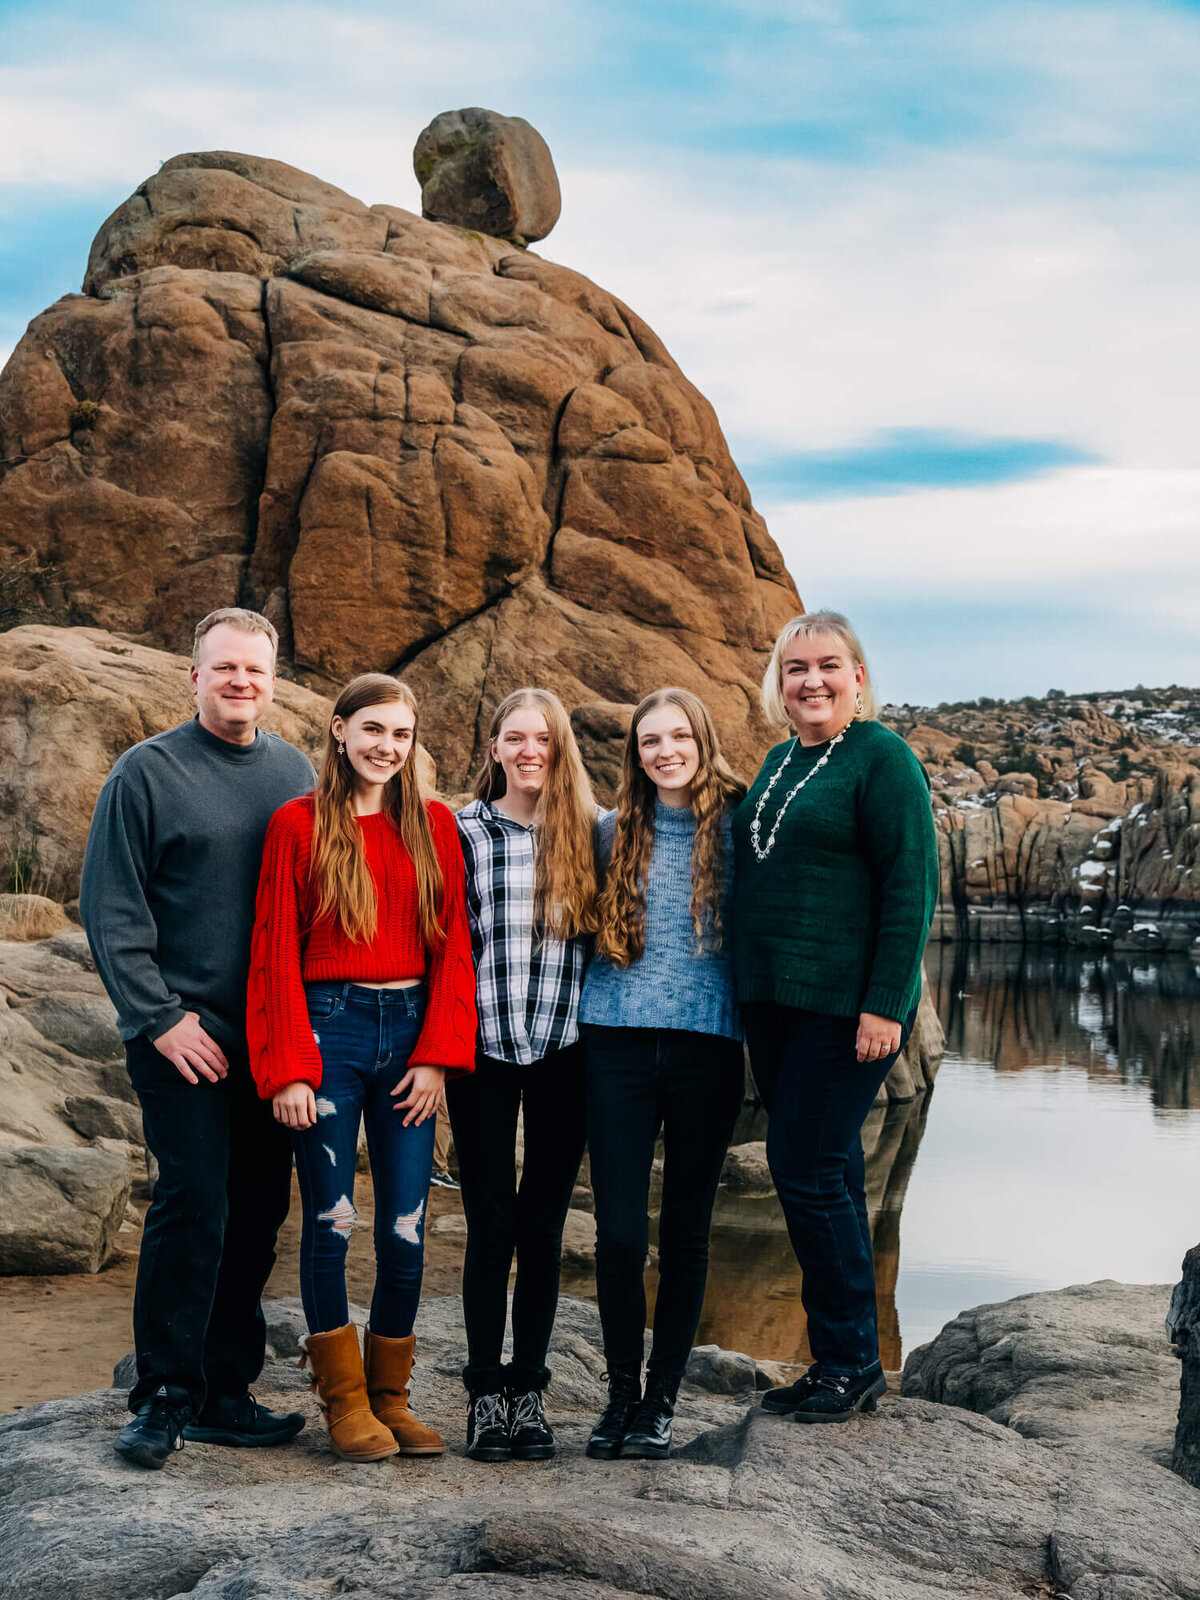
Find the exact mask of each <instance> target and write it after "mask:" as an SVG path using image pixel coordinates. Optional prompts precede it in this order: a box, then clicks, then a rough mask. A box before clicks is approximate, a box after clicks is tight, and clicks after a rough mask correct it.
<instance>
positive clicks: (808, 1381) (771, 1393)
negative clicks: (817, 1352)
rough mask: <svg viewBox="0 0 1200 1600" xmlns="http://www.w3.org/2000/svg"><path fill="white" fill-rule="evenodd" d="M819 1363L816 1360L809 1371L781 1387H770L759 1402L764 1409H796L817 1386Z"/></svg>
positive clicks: (779, 1410)
mask: <svg viewBox="0 0 1200 1600" xmlns="http://www.w3.org/2000/svg"><path fill="white" fill-rule="evenodd" d="M817 1377H818V1371H817V1364H816V1362H815V1361H814V1362H813V1364H812V1366H811V1367H809V1369H808V1371H807V1372H805V1373H803V1374H802V1375H801V1376H800V1377H799V1378H797V1379H796V1381H795V1383H789V1384H787V1385H785V1386H784V1387H783V1388H780V1389H768V1390H767V1392H766V1394H764V1395H763V1397H762V1400H761V1401H760V1402H759V1404H760V1405H761V1406H762V1408H763V1410H764V1411H777V1412H781V1413H782V1412H788V1411H795V1409H796V1407H797V1406H798V1405H800V1403H801V1402H802V1401H804V1400H807V1399H808V1397H809V1395H810V1394H812V1392H813V1390H814V1389H815V1388H816V1387H817Z"/></svg>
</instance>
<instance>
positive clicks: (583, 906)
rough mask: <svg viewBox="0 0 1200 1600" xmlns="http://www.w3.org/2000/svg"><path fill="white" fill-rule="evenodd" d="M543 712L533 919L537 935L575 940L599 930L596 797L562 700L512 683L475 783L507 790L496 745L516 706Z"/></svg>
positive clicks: (480, 794)
mask: <svg viewBox="0 0 1200 1600" xmlns="http://www.w3.org/2000/svg"><path fill="white" fill-rule="evenodd" d="M527 707H531V708H532V709H533V710H535V711H539V712H541V714H542V716H543V717H544V718H545V721H546V730H547V732H548V733H549V735H550V765H549V768H548V770H547V772H546V781H545V783H544V784H543V786H542V792H541V794H540V795H539V796H538V803H537V810H536V812H535V821H536V822H537V823H538V850H537V876H536V879H535V888H534V907H533V923H534V931H535V933H537V934H538V935H542V934H544V933H547V932H548V933H551V934H553V935H554V937H555V938H556V939H573V938H575V937H576V936H577V935H579V934H582V933H595V931H596V895H597V891H598V887H599V886H598V884H597V881H596V801H595V799H594V797H593V795H592V783H591V779H590V778H589V777H588V775H587V770H586V768H585V767H584V765H583V758H582V756H581V755H580V754H579V746H578V745H577V744H576V742H575V734H574V731H573V730H572V728H571V720H570V718H569V717H568V716H567V713H566V710H565V708H564V706H563V703H562V701H561V700H560V699H559V698H558V696H557V695H556V694H551V693H550V691H549V690H548V689H514V690H513V692H512V694H510V695H506V696H505V698H504V699H503V700H501V702H500V704H499V705H498V706H497V707H496V709H495V711H494V712H493V714H492V721H491V725H490V727H489V728H488V736H487V754H486V756H485V757H484V763H483V769H482V771H481V772H480V774H479V777H478V778H477V779H476V782H475V798H476V799H477V800H499V799H501V798H502V796H503V794H504V791H505V789H506V788H507V779H506V778H505V776H504V768H503V767H502V766H501V764H500V762H499V761H497V760H496V756H495V753H494V750H493V746H494V744H495V742H496V740H497V739H498V738H499V736H500V730H501V728H503V726H504V724H505V722H506V721H507V720H508V718H509V717H511V716H512V714H513V712H514V711H523V710H525V709H526V708H527Z"/></svg>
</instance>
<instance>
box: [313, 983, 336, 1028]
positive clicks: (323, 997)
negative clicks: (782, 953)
mask: <svg viewBox="0 0 1200 1600" xmlns="http://www.w3.org/2000/svg"><path fill="white" fill-rule="evenodd" d="M304 998H305V1000H306V1001H307V1002H308V1015H309V1019H310V1021H313V1022H325V1021H327V1020H328V1019H329V1018H330V1017H336V1016H337V1014H338V1012H339V1011H340V1010H341V1009H342V1005H343V996H342V990H341V987H340V986H335V985H333V984H324V983H322V984H315V983H314V984H308V985H307V986H306V987H305V990H304Z"/></svg>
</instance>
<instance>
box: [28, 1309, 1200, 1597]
mask: <svg viewBox="0 0 1200 1600" xmlns="http://www.w3.org/2000/svg"><path fill="white" fill-rule="evenodd" d="M1168 1298H1169V1291H1168V1290H1167V1289H1165V1288H1158V1289H1155V1288H1129V1287H1123V1286H1121V1285H1117V1284H1095V1285H1087V1286H1084V1287H1083V1288H1077V1289H1070V1290H1064V1291H1060V1292H1059V1293H1055V1294H1043V1295H1031V1296H1024V1297H1022V1299H1020V1300H1016V1301H1012V1302H1009V1303H1008V1304H1007V1305H1004V1306H989V1307H982V1308H980V1309H979V1310H978V1311H976V1312H972V1313H965V1314H964V1317H960V1318H959V1319H958V1320H957V1322H956V1323H955V1324H951V1326H950V1328H949V1329H947V1330H946V1331H945V1332H943V1333H942V1334H941V1335H939V1337H938V1339H936V1340H934V1342H933V1343H932V1344H931V1345H929V1346H927V1347H925V1348H924V1349H923V1350H921V1351H918V1352H915V1353H914V1355H913V1357H912V1358H911V1359H910V1362H909V1366H908V1371H907V1373H906V1376H905V1380H904V1389H905V1393H904V1396H903V1397H896V1396H889V1397H888V1398H886V1399H884V1400H883V1401H882V1402H881V1403H880V1406H879V1410H878V1412H877V1413H876V1414H875V1415H874V1416H869V1417H862V1418H857V1419H855V1420H854V1421H852V1422H850V1423H848V1424H846V1425H845V1426H841V1427H836V1428H829V1427H823V1428H814V1427H808V1428H805V1427H800V1426H797V1425H796V1424H795V1423H793V1422H791V1421H790V1420H788V1419H786V1418H779V1417H772V1416H769V1415H768V1414H766V1413H764V1412H763V1411H762V1410H761V1408H760V1407H759V1406H758V1404H757V1400H758V1392H757V1386H758V1385H761V1384H763V1383H765V1381H766V1377H765V1375H764V1374H762V1373H761V1372H760V1371H758V1370H757V1369H756V1367H755V1364H754V1363H753V1362H752V1361H750V1360H748V1359H747V1358H745V1357H736V1356H732V1355H729V1353H721V1352H716V1353H714V1352H712V1351H709V1352H704V1353H702V1354H699V1355H698V1356H697V1357H694V1358H693V1364H692V1366H691V1368H689V1373H688V1378H687V1380H685V1384H684V1388H683V1391H682V1396H681V1403H680V1408H679V1423H678V1432H677V1438H678V1447H677V1448H676V1450H675V1453H674V1455H673V1456H672V1457H671V1459H669V1460H667V1461H664V1462H632V1461H631V1462H621V1461H615V1462H593V1461H588V1460H587V1459H586V1458H585V1457H584V1454H583V1446H584V1443H585V1440H586V1437H587V1431H588V1428H589V1427H590V1425H591V1422H592V1420H593V1418H594V1416H595V1414H596V1412H597V1411H598V1409H599V1407H600V1405H601V1404H602V1401H603V1394H604V1385H603V1380H602V1371H603V1357H602V1355H601V1352H600V1348H599V1324H598V1318H597V1315H596V1312H595V1309H594V1307H592V1306H590V1305H587V1304H584V1303H583V1302H579V1301H571V1300H567V1301H564V1302H563V1304H562V1306H561V1308H560V1314H559V1320H558V1327H557V1330H556V1333H555V1339H554V1345H553V1348H552V1352H551V1364H552V1366H553V1368H554V1372H555V1379H554V1384H553V1387H552V1390H551V1395H552V1412H553V1416H554V1421H555V1425H556V1428H557V1430H558V1434H559V1440H560V1453H559V1455H558V1457H557V1459H555V1460H554V1461H551V1462H546V1463H537V1464H522V1463H507V1464H504V1465H501V1466H490V1465H481V1464H478V1463H474V1462H470V1461H467V1460H466V1459H465V1458H464V1457H463V1456H462V1455H461V1448H462V1440H463V1426H464V1416H465V1406H464V1403H463V1394H462V1389H461V1384H460V1382H459V1378H458V1371H459V1368H460V1366H461V1364H462V1361H463V1359H464V1356H465V1348H464V1344H463V1338H462V1332H461V1306H460V1303H459V1302H458V1301H457V1300H455V1299H444V1300H432V1301H427V1302H426V1303H425V1304H424V1305H423V1306H422V1308H421V1317H420V1320H419V1322H418V1365H417V1369H416V1374H415V1378H414V1388H413V1403H414V1406H415V1407H417V1408H418V1410H419V1414H420V1415H421V1416H422V1417H424V1418H427V1419H428V1420H429V1421H431V1422H432V1423H433V1424H434V1425H436V1426H437V1427H438V1428H439V1429H441V1430H442V1431H443V1433H444V1435H445V1436H446V1439H447V1443H448V1447H449V1448H448V1451H447V1454H446V1455H445V1456H444V1457H441V1458H439V1459H435V1460H428V1461H421V1462H417V1461H400V1460H392V1461H387V1462H383V1463H380V1464H379V1465H377V1466H371V1467H355V1466H350V1465H347V1464H346V1463H343V1462H339V1461H338V1460H337V1459H336V1458H335V1457H334V1456H333V1455H332V1454H331V1452H330V1451H329V1449H328V1446H327V1442H326V1440H325V1437H324V1432H323V1429H322V1428H321V1425H320V1422H319V1419H318V1415H317V1410H316V1406H315V1404H314V1402H313V1400H312V1398H311V1397H310V1396H309V1394H308V1391H307V1385H306V1383H305V1381H304V1378H303V1375H302V1374H301V1373H300V1372H299V1371H298V1370H297V1368H296V1366H295V1363H294V1359H293V1355H294V1351H295V1348H296V1334H297V1330H298V1327H299V1316H298V1308H297V1306H296V1303H295V1302H287V1301H284V1302H273V1303H271V1304H270V1305H269V1306H268V1328H269V1338H270V1340H271V1349H272V1354H273V1356H274V1357H275V1359H272V1360H270V1361H269V1362H268V1366H267V1369H266V1372H265V1374H264V1379H263V1383H262V1384H261V1386H260V1393H261V1395H262V1397H263V1398H264V1399H266V1400H269V1401H270V1402H271V1403H273V1404H283V1405H287V1406H291V1407H295V1406H298V1407H300V1408H301V1409H303V1410H304V1411H305V1412H306V1413H307V1415H308V1418H309V1422H308V1427H307V1428H306V1429H305V1431H304V1432H303V1433H302V1434H301V1435H300V1437H299V1439H298V1440H297V1442H296V1444H295V1445H294V1446H293V1447H290V1448H288V1449H284V1450H272V1451H266V1450H255V1451H232V1450H220V1449H217V1448H206V1447H203V1446H199V1445H188V1446H187V1447H186V1448H185V1450H184V1451H183V1452H182V1454H181V1455H180V1456H178V1457H177V1458H176V1459H175V1460H173V1461H172V1462H171V1463H170V1464H169V1465H168V1467H167V1468H166V1470H165V1471H163V1472H161V1473H143V1472H139V1471H138V1470H137V1469H136V1468H132V1467H129V1466H127V1465H126V1464H125V1463H123V1462H122V1461H120V1460H119V1458H118V1457H117V1456H115V1455H114V1454H113V1452H112V1448H111V1441H112V1436H113V1434H114V1432H115V1430H116V1429H117V1428H118V1427H119V1426H120V1424H121V1421H122V1417H123V1415H124V1414H125V1413H124V1400H125V1395H124V1391H123V1390H122V1389H120V1388H114V1389H108V1390H100V1391H97V1392H93V1393H90V1394H85V1395H79V1396H76V1397H75V1398H73V1399H68V1400H60V1401H52V1402H49V1403H47V1404H45V1405H41V1406H37V1407H34V1408H31V1409H30V1410H28V1411H24V1412H18V1413H17V1414H15V1415H13V1416H10V1417H6V1418H4V1419H0V1495H2V1496H3V1499H4V1504H5V1515H4V1518H3V1520H2V1521H0V1566H2V1568H3V1571H4V1574H5V1594H6V1596H7V1597H9V1600H41V1597H42V1596H45V1595H48V1594H52V1595H54V1596H55V1597H56V1600H75V1597H78V1600H85V1597H86V1600H127V1597H129V1596H133V1595H136V1596H138V1597H139V1600H159V1597H161V1600H168V1597H179V1596H183V1595H185V1594H186V1595H190V1596H194V1597H196V1600H246V1597H248V1596H251V1595H259V1596H270V1597H271V1600H309V1597H311V1600H317V1597H324V1596H328V1595H331V1594H338V1595H351V1596H353V1595H359V1596H363V1597H364V1600H365V1597H367V1596H370V1597H372V1600H393V1597H394V1600H401V1597H403V1600H442V1597H449V1596H464V1595H472V1594H479V1595H485V1594H486V1595H488V1596H497V1595H513V1596H519V1595H520V1596H523V1595H544V1596H547V1597H549V1596H553V1597H555V1600H560V1597H561V1600H617V1597H619V1596H624V1595H652V1596H659V1597H662V1600H929V1597H930V1596H937V1595H944V1596H947V1597H955V1600H965V1597H971V1600H1019V1597H1021V1596H1046V1597H1049V1596H1053V1595H1060V1596H1062V1595H1069V1596H1070V1597H1071V1600H1197V1597H1198V1596H1200V1496H1198V1494H1197V1491H1196V1490H1195V1489H1193V1488H1191V1487H1190V1486H1189V1485H1188V1484H1187V1483H1185V1482H1184V1481H1183V1479H1181V1478H1179V1477H1177V1476H1176V1475H1175V1474H1174V1473H1173V1472H1171V1471H1170V1470H1169V1469H1168V1466H1167V1465H1166V1462H1167V1460H1168V1459H1169V1455H1170V1447H1171V1432H1172V1428H1173V1424H1174V1413H1173V1401H1175V1402H1177V1399H1178V1371H1179V1368H1178V1363H1177V1362H1176V1361H1175V1359H1174V1357H1173V1356H1172V1355H1171V1353H1170V1347H1169V1346H1168V1345H1167V1343H1166V1340H1165V1338H1164V1336H1163V1332H1162V1324H1163V1317H1164V1315H1165V1313H1166V1310H1167V1303H1168ZM359 1315H360V1316H361V1313H360V1314H359ZM722 1354H725V1355H726V1356H728V1359H725V1360H721V1359H719V1357H720V1356H721V1355H722ZM124 1366H125V1364H124V1363H123V1364H122V1370H119V1372H118V1374H117V1377H118V1378H122V1379H123V1378H126V1377H127V1374H126V1372H125V1371H124V1370H123V1369H124ZM996 1369H999V1371H1000V1377H999V1380H998V1381H997V1380H996V1378H995V1377H994V1376H993V1373H994V1371H995V1370H996ZM934 1388H940V1389H941V1390H942V1391H943V1392H945V1393H947V1394H949V1391H950V1390H951V1389H953V1394H954V1398H955V1399H956V1401H957V1403H955V1404H945V1403H941V1402H940V1401H939V1400H937V1399H932V1398H929V1397H928V1393H927V1391H929V1390H932V1389H934ZM971 1407H974V1408H976V1409H969V1408H971ZM998 1410H1002V1411H1003V1413H1004V1414H1005V1416H1006V1418H1007V1420H1006V1421H998V1420H995V1416H996V1413H997V1411H998ZM983 1412H986V1413H988V1414H981V1413H983Z"/></svg>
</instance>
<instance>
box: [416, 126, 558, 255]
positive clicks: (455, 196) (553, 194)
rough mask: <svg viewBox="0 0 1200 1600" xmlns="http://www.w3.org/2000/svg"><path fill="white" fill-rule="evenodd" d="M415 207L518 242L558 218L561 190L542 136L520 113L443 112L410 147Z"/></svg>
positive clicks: (438, 219)
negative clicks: (417, 189) (416, 186)
mask: <svg viewBox="0 0 1200 1600" xmlns="http://www.w3.org/2000/svg"><path fill="white" fill-rule="evenodd" d="M413 170H414V171H415V173H416V175H417V180H418V182H419V183H420V185H421V210H422V213H423V214H424V215H425V216H426V217H429V218H431V219H432V220H433V221H434V222H449V223H453V224H454V225H455V226H456V227H459V228H478V230H479V231H480V233H490V234H492V235H493V236H494V237H495V238H497V239H511V240H512V241H513V243H514V244H524V243H526V242H527V241H529V240H533V239H544V238H545V237H546V235H547V234H548V233H549V232H550V230H551V228H553V226H554V224H555V223H556V222H557V221H558V217H559V212H560V211H561V210H562V195H561V194H560V193H559V188H558V174H557V173H556V172H555V170H554V161H553V159H552V158H551V155H550V151H549V148H548V146H547V144H546V141H545V140H544V139H543V138H542V136H541V134H540V133H539V132H538V131H537V129H536V128H532V127H530V125H529V123H528V122H526V121H525V119H524V117H502V116H501V115H500V113H499V112H498V111H485V110H484V109H483V108H482V107H481V106H468V107H467V108H466V109H465V110H463V111H443V112H442V113H441V115H440V116H436V117H434V119H433V121H432V122H431V123H430V124H429V126H428V127H427V128H426V129H425V130H424V132H423V133H422V134H421V136H420V138H419V139H418V140H417V143H416V147H415V149H414V150H413Z"/></svg>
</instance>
